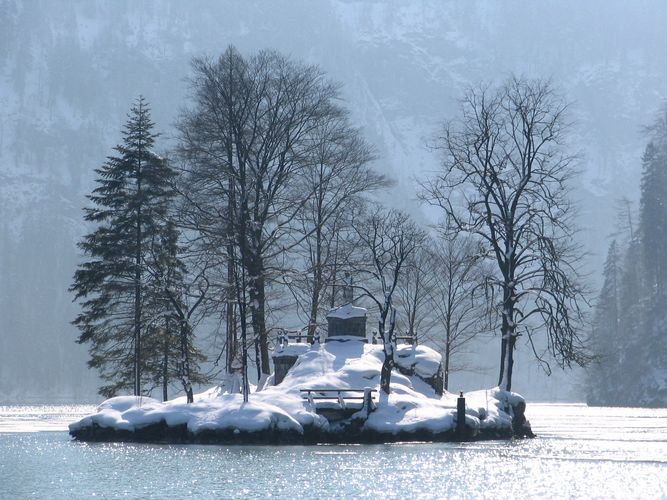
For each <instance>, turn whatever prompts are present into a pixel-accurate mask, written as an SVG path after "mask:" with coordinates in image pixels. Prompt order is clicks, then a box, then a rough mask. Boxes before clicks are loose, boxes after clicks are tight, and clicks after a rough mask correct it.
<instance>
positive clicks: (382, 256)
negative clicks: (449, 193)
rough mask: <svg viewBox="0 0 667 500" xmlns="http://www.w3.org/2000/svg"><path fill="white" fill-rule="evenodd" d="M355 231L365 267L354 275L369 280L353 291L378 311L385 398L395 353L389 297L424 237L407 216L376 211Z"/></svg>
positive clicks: (392, 316)
mask: <svg viewBox="0 0 667 500" xmlns="http://www.w3.org/2000/svg"><path fill="white" fill-rule="evenodd" d="M355 229H356V231H357V234H358V236H359V240H360V242H361V245H362V248H363V255H364V261H365V262H367V267H364V268H361V269H358V270H357V272H358V273H360V274H365V275H366V276H367V277H368V278H369V279H368V280H367V281H368V282H369V285H368V286H363V285H355V287H356V288H361V289H362V290H363V291H364V293H365V295H366V296H368V297H369V298H370V299H371V300H372V301H373V302H374V303H375V305H376V306H377V307H378V309H379V313H380V320H379V322H378V332H379V335H380V338H381V339H382V345H383V350H384V362H383V363H382V371H381V373H380V389H381V391H382V394H384V395H388V394H389V393H390V392H391V389H390V381H391V370H392V368H393V367H394V350H395V349H394V344H395V339H394V327H395V324H396V310H395V309H394V307H393V306H392V300H393V295H394V292H395V291H396V288H397V286H398V283H399V279H400V278H401V273H402V272H404V271H405V268H404V266H405V265H406V262H407V260H408V259H409V258H410V256H411V255H412V254H413V253H414V252H415V251H416V250H417V248H419V246H420V245H421V244H422V243H423V241H424V239H425V238H426V235H425V232H424V231H423V230H421V229H420V228H419V227H417V225H416V224H415V223H414V222H413V221H412V220H411V219H410V217H409V216H408V215H407V214H404V213H401V212H398V211H396V210H389V211H386V210H384V209H382V208H379V207H376V208H374V209H373V210H372V211H371V213H370V214H369V215H368V216H367V217H364V218H362V219H361V220H360V222H359V223H358V224H357V226H356V227H355ZM371 286H375V289H374V290H373V289H371ZM387 319H389V329H387Z"/></svg>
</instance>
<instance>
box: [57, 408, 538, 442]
mask: <svg viewBox="0 0 667 500" xmlns="http://www.w3.org/2000/svg"><path fill="white" fill-rule="evenodd" d="M525 408H526V405H525V403H524V402H523V401H522V402H520V403H518V404H517V405H515V406H513V407H512V410H511V411H512V414H513V415H514V416H513V419H512V426H511V428H488V429H480V428H475V427H472V426H468V425H466V426H465V427H464V428H463V429H462V430H461V431H457V430H455V429H449V430H446V431H444V432H437V431H435V432H433V431H429V430H426V429H423V428H422V429H417V430H413V431H406V430H399V431H397V432H379V431H377V430H373V429H366V428H364V426H363V421H359V420H353V419H349V420H346V421H341V422H332V423H331V425H330V426H329V427H328V428H322V427H319V426H316V425H306V426H303V428H302V429H301V430H300V431H301V432H300V431H299V430H294V429H278V428H276V427H273V428H267V429H261V430H257V431H247V430H242V429H238V428H224V429H201V430H198V431H197V432H192V431H190V430H189V429H188V426H187V424H179V425H168V424H167V423H166V421H164V420H161V421H159V422H157V423H152V424H149V425H146V426H143V427H139V428H136V429H134V430H127V429H117V428H115V427H105V426H102V425H99V424H97V423H95V422H91V423H90V425H86V426H80V427H78V428H75V429H71V430H70V435H71V436H72V438H74V440H77V441H83V442H125V443H153V444H221V445H318V444H383V443H397V442H425V443H428V442H469V441H489V440H506V439H513V438H534V437H535V435H534V434H533V432H532V430H531V427H530V423H529V422H528V421H527V420H526V417H525V415H524V412H525Z"/></svg>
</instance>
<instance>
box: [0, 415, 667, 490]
mask: <svg viewBox="0 0 667 500" xmlns="http://www.w3.org/2000/svg"><path fill="white" fill-rule="evenodd" d="M92 409H93V407H92V406H83V405H78V406H77V405H71V406H67V405H43V406H0V498H3V499H4V498H7V499H15V498H19V499H20V498H48V499H51V498H70V499H73V498H119V497H120V498H189V497H197V498H268V497H276V498H297V497H306V498H353V497H354V498H358V497H380V498H382V499H385V498H447V497H457V498H667V409H657V410H649V409H636V408H595V407H586V406H579V405H535V404H533V405H529V406H528V412H527V415H528V417H529V419H530V420H531V422H532V424H533V430H534V431H535V432H536V433H537V434H538V436H539V437H538V438H537V439H533V440H516V441H489V442H478V443H462V444H456V443H437V444H422V443H403V444H392V445H373V446H369V445H360V446H309V447H306V446H280V447H275V446H214V445H207V446H193V445H144V444H102V443H100V444H97V443H95V444H88V443H78V442H74V441H71V440H70V438H69V436H68V434H67V432H66V428H67V424H68V423H69V422H71V421H72V420H76V419H77V418H80V416H82V415H84V414H86V413H89V412H90V411H91V410H92Z"/></svg>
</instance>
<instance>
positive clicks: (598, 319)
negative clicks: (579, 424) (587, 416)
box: [587, 240, 621, 404]
mask: <svg viewBox="0 0 667 500" xmlns="http://www.w3.org/2000/svg"><path fill="white" fill-rule="evenodd" d="M619 259H620V252H619V249H618V244H617V243H616V240H613V241H612V242H611V244H610V245H609V249H608V251H607V259H606V260H605V264H604V270H603V276H604V283H603V285H602V289H601V290H600V295H599V297H598V300H597V303H596V307H595V314H594V317H593V325H592V326H593V330H592V333H591V341H592V343H593V345H594V351H595V354H596V355H597V359H596V363H594V364H593V366H592V367H591V369H590V370H589V372H588V395H587V400H588V402H589V403H590V404H600V403H604V402H606V401H609V399H610V398H611V397H613V394H612V391H613V387H612V386H611V384H610V377H611V376H612V374H613V371H614V370H616V369H617V366H618V362H619V352H618V348H619V343H620V342H619V340H620V339H619V332H620V329H619V327H620V316H619V300H620V286H621V269H620V260H619Z"/></svg>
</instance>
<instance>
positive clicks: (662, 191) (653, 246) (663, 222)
mask: <svg viewBox="0 0 667 500" xmlns="http://www.w3.org/2000/svg"><path fill="white" fill-rule="evenodd" d="M653 132H654V137H653V139H652V140H651V142H649V144H648V145H647V146H646V151H645V152H644V157H643V158H642V161H643V170H642V181H641V203H640V213H639V217H640V219H639V224H640V226H639V229H640V234H641V239H642V254H643V255H642V257H643V264H644V271H645V276H646V285H647V286H648V287H649V290H647V291H648V292H649V293H650V294H655V295H656V296H660V297H661V301H662V300H664V299H663V298H662V296H663V295H664V286H665V284H667V262H666V260H665V257H664V251H665V248H667V130H665V129H664V126H661V122H658V124H657V125H656V126H655V127H654V128H653Z"/></svg>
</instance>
